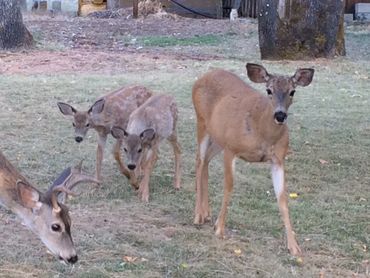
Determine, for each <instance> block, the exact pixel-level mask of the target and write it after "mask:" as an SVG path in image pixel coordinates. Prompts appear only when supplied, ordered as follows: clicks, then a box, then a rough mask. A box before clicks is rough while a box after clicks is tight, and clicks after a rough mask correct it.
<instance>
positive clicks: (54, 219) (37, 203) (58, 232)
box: [0, 151, 96, 264]
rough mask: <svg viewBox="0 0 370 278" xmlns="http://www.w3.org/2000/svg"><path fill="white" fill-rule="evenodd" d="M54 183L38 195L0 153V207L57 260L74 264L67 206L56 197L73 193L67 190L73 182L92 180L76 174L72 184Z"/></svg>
mask: <svg viewBox="0 0 370 278" xmlns="http://www.w3.org/2000/svg"><path fill="white" fill-rule="evenodd" d="M70 178H71V177H70ZM57 181H58V182H55V183H54V184H53V185H52V186H50V188H49V189H48V191H47V192H46V193H41V192H40V191H39V190H37V189H36V188H35V187H33V186H32V185H31V184H30V183H29V182H28V181H27V180H26V179H25V178H24V177H23V176H22V175H21V174H20V173H19V172H18V171H17V169H16V168H15V167H14V166H13V165H12V164H11V163H10V162H9V161H8V160H7V159H6V158H5V156H4V155H3V154H2V153H1V151H0V205H2V206H4V207H6V208H7V209H9V210H11V211H12V212H14V213H15V214H16V215H17V216H18V217H19V218H20V219H21V220H22V221H23V223H24V224H25V225H26V226H27V227H28V228H29V229H31V230H32V231H33V232H34V233H35V234H36V235H38V236H39V238H40V239H41V240H42V242H43V243H44V244H45V246H46V247H47V248H48V249H49V250H50V251H51V252H52V253H53V254H54V255H55V256H57V257H58V258H59V259H60V260H63V261H64V262H66V263H72V264H74V263H75V262H76V261H77V254H76V249H75V247H74V244H73V241H72V237H71V219H70V217H69V212H68V209H67V207H66V206H65V205H63V204H60V203H59V202H58V194H59V193H60V192H65V193H68V194H73V193H72V192H71V191H70V190H68V187H69V188H71V187H73V186H74V183H79V182H82V181H94V182H96V181H95V180H94V179H92V178H89V177H88V176H86V175H78V174H74V175H73V182H72V183H71V182H70V181H69V180H66V179H64V178H63V177H62V175H61V177H59V178H58V179H57ZM71 181H72V180H71Z"/></svg>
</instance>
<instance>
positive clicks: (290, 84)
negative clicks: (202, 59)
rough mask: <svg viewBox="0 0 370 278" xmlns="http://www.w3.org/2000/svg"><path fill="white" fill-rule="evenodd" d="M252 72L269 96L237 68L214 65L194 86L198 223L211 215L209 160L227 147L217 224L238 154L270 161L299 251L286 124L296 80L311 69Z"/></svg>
mask: <svg viewBox="0 0 370 278" xmlns="http://www.w3.org/2000/svg"><path fill="white" fill-rule="evenodd" d="M247 70H248V76H249V78H250V79H251V80H252V81H254V82H257V83H266V88H267V91H268V93H269V96H264V95H262V94H261V93H259V92H258V91H256V90H255V89H253V88H252V87H251V86H249V85H248V84H246V83H245V82H243V81H242V80H241V79H240V78H239V77H237V76H236V75H234V74H233V73H230V72H227V71H224V70H214V71H211V72H209V73H207V74H205V75H204V76H203V77H202V78H200V79H199V80H198V81H197V82H195V84H194V86H193V104H194V108H195V111H196V116H197V141H198V150H197V162H196V190H197V198H196V206H195V219H194V223H195V224H202V223H204V222H205V221H207V220H209V219H210V209H209V202H208V164H209V162H210V160H211V159H212V158H213V157H214V156H215V155H216V154H218V153H219V152H221V151H222V150H223V151H224V198H223V202H222V208H221V211H220V214H219V216H218V219H217V222H216V225H215V229H216V234H217V235H218V236H223V235H224V227H225V218H226V212H227V206H228V203H229V200H230V198H231V191H232V188H233V172H234V160H235V158H241V159H243V160H246V161H249V162H263V161H270V162H271V164H272V168H271V169H272V176H273V184H274V188H275V191H276V195H277V198H278V204H279V208H280V212H281V214H282V218H283V221H284V224H285V228H286V232H287V238H288V248H289V250H290V252H291V253H292V254H294V255H295V254H298V253H300V248H299V246H298V244H297V242H296V240H295V237H294V233H293V230H292V227H291V224H290V220H289V213H288V206H287V198H286V185H285V180H284V168H283V165H284V159H285V155H286V153H287V151H288V143H289V134H288V128H287V126H286V125H285V124H284V123H285V120H286V117H287V110H288V108H289V106H290V104H291V102H292V101H291V99H292V96H293V95H294V89H295V87H296V86H297V85H300V86H307V85H308V84H309V83H310V82H311V80H312V77H313V70H312V69H298V70H297V72H296V73H295V75H294V76H292V77H285V76H274V75H270V74H269V73H268V72H267V71H266V70H265V69H264V68H263V67H262V66H259V65H255V64H247Z"/></svg>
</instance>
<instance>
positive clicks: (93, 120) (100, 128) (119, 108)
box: [58, 86, 152, 180]
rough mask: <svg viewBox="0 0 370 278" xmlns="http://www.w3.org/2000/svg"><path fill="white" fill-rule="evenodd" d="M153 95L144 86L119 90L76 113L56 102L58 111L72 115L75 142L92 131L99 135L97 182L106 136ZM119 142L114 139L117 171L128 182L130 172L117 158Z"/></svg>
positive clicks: (123, 125)
mask: <svg viewBox="0 0 370 278" xmlns="http://www.w3.org/2000/svg"><path fill="white" fill-rule="evenodd" d="M151 95H152V93H151V91H149V90H148V89H147V88H145V87H143V86H132V87H125V88H121V89H119V90H117V91H114V92H112V93H110V94H108V95H105V96H104V97H101V98H99V99H98V100H97V101H96V102H95V103H94V104H93V105H92V106H91V107H90V108H89V109H88V110H87V111H78V110H77V109H75V108H74V107H73V106H71V105H69V104H67V103H63V102H58V107H59V110H60V112H62V114H63V115H66V116H72V124H73V127H74V130H75V140H76V142H77V143H81V142H82V141H83V139H84V137H85V135H86V133H87V131H88V130H89V129H91V128H93V129H95V130H96V132H97V133H98V137H99V138H98V148H97V151H96V179H97V180H101V166H102V161H103V152H104V148H105V144H106V142H107V137H108V135H109V134H110V130H111V128H112V127H113V126H119V127H121V128H126V126H127V122H128V117H129V116H130V114H131V113H132V111H134V110H135V109H136V108H137V107H139V106H140V105H141V104H143V103H144V101H146V100H147V99H148V98H149V97H150V96H151ZM121 144H122V140H117V142H116V144H115V145H114V148H113V153H114V158H115V159H116V161H117V163H118V164H119V168H120V170H121V172H122V174H124V175H125V176H126V177H127V178H128V179H130V173H129V171H128V169H127V168H126V167H125V165H124V163H123V162H122V160H121V157H120V151H119V150H120V147H121Z"/></svg>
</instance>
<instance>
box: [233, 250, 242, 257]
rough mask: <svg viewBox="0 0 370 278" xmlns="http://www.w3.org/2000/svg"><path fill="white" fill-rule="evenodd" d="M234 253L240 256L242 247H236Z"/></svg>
mask: <svg viewBox="0 0 370 278" xmlns="http://www.w3.org/2000/svg"><path fill="white" fill-rule="evenodd" d="M234 254H235V255H237V256H240V255H241V254H242V250H240V249H235V250H234Z"/></svg>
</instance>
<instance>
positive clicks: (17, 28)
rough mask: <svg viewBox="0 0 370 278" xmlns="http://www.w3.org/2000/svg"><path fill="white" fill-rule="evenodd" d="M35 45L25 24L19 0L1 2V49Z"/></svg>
mask: <svg viewBox="0 0 370 278" xmlns="http://www.w3.org/2000/svg"><path fill="white" fill-rule="evenodd" d="M32 43H33V38H32V35H31V34H30V32H29V31H28V30H27V28H26V27H25V26H24V24H23V18H22V13H21V9H20V5H19V0H5V1H4V0H1V1H0V49H10V48H16V47H29V46H31V45H32Z"/></svg>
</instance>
